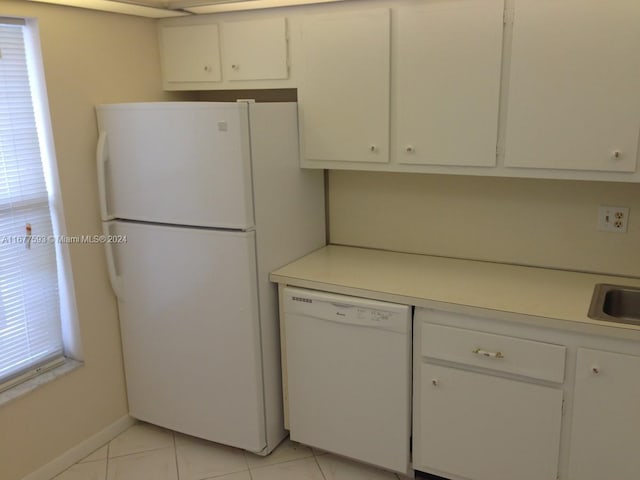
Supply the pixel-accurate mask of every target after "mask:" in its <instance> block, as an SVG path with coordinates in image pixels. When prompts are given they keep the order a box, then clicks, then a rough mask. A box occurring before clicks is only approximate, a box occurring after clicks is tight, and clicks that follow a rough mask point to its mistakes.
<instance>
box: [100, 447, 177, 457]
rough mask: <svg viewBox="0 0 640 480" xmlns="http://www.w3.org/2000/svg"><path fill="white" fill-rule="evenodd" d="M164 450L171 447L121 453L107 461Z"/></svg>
mask: <svg viewBox="0 0 640 480" xmlns="http://www.w3.org/2000/svg"><path fill="white" fill-rule="evenodd" d="M166 448H171V445H165V446H164V447H153V448H148V449H146V450H140V451H139V452H131V453H123V454H122V455H115V456H113V457H110V458H109V460H113V459H115V458H123V457H130V456H132V455H140V454H142V453H149V452H156V451H158V450H164V449H166ZM174 448H175V444H174Z"/></svg>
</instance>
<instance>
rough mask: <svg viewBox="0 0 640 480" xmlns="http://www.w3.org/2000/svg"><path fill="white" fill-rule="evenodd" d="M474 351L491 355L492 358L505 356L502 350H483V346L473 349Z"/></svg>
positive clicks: (487, 355)
mask: <svg viewBox="0 0 640 480" xmlns="http://www.w3.org/2000/svg"><path fill="white" fill-rule="evenodd" d="M472 353H475V354H476V355H482V356H484V357H490V358H504V355H503V354H502V352H488V351H486V350H482V349H481V348H476V349H475V350H472Z"/></svg>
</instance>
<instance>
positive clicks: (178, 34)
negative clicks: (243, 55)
mask: <svg viewBox="0 0 640 480" xmlns="http://www.w3.org/2000/svg"><path fill="white" fill-rule="evenodd" d="M159 34H160V52H161V57H162V75H163V80H164V87H165V89H167V90H174V89H176V88H175V85H174V84H176V83H181V82H207V83H208V82H219V81H220V80H221V76H220V46H219V40H218V26H217V25H215V24H213V25H185V26H161V27H160V33H159Z"/></svg>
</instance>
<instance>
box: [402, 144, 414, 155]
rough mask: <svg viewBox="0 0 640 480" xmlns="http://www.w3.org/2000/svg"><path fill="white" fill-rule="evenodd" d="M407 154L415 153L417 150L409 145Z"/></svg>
mask: <svg viewBox="0 0 640 480" xmlns="http://www.w3.org/2000/svg"><path fill="white" fill-rule="evenodd" d="M404 151H405V152H407V153H413V152H415V151H416V149H415V148H413V145H407V147H406V148H405V149H404Z"/></svg>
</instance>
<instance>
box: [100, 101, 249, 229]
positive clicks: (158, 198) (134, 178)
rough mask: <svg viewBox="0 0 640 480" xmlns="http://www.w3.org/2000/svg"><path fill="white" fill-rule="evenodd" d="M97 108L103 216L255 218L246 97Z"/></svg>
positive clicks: (202, 222) (236, 225)
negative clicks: (241, 100) (230, 100)
mask: <svg viewBox="0 0 640 480" xmlns="http://www.w3.org/2000/svg"><path fill="white" fill-rule="evenodd" d="M96 112H97V116H98V129H99V132H100V137H101V138H102V139H103V142H102V149H99V150H98V152H97V156H98V164H99V171H103V172H104V175H103V176H102V177H103V178H104V184H105V185H104V187H103V188H102V190H103V191H104V192H105V196H106V201H105V202H104V203H106V205H105V208H104V209H103V212H102V216H103V220H108V219H110V218H121V219H127V220H142V221H147V222H157V223H169V224H176V225H196V226H209V227H220V228H231V229H247V228H250V227H252V226H253V224H254V219H253V199H252V193H251V159H250V145H249V121H248V113H247V106H246V104H235V103H207V102H162V103H130V104H113V105H101V106H98V107H96ZM99 146H100V145H99Z"/></svg>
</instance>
